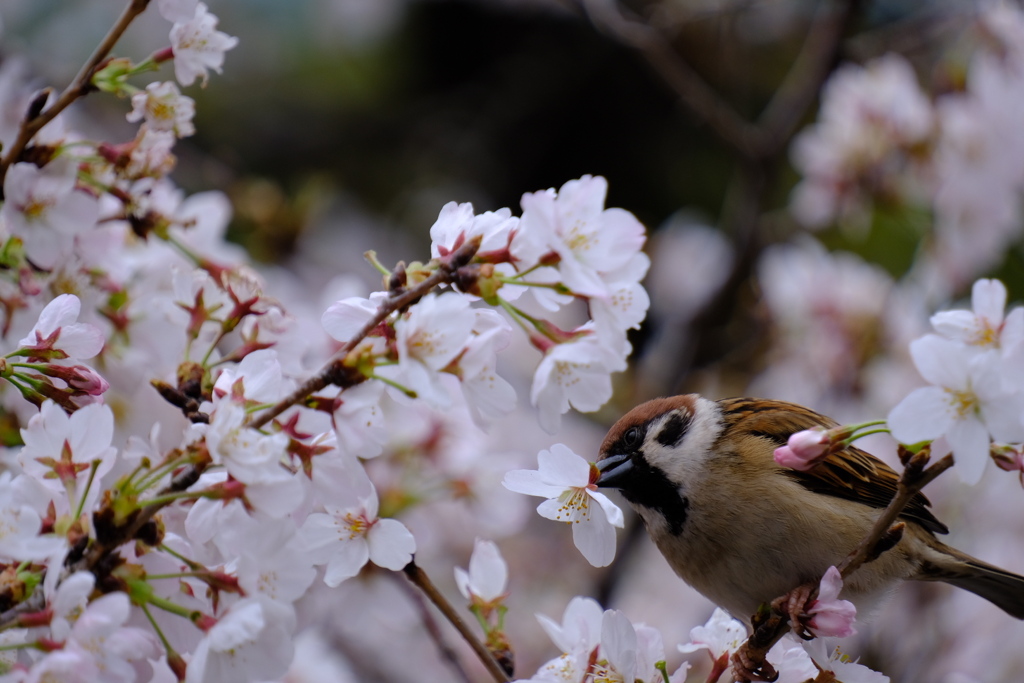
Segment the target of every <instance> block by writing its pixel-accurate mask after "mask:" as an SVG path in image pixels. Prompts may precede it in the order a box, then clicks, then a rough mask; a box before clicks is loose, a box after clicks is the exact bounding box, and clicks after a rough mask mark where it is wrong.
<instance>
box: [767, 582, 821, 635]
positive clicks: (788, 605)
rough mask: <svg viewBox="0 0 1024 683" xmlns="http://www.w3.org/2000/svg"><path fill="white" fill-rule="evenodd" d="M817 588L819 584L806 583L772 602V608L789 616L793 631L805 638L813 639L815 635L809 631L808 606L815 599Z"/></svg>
mask: <svg viewBox="0 0 1024 683" xmlns="http://www.w3.org/2000/svg"><path fill="white" fill-rule="evenodd" d="M817 589H818V586H817V585H812V584H809V583H805V584H803V585H802V586H797V587H796V588H794V589H793V590H791V591H789V592H788V593H786V594H785V595H783V596H781V597H779V598H777V599H776V600H774V601H773V602H772V609H773V610H774V611H776V612H778V613H779V614H783V615H785V616H787V617H789V624H790V626H791V627H792V629H793V633H795V634H796V635H798V636H800V637H801V638H803V639H804V640H811V639H812V638H813V637H814V636H812V635H811V634H810V633H808V631H807V620H808V619H809V615H808V614H807V608H808V607H809V606H810V603H811V602H813V601H814V592H815V591H816V590H817Z"/></svg>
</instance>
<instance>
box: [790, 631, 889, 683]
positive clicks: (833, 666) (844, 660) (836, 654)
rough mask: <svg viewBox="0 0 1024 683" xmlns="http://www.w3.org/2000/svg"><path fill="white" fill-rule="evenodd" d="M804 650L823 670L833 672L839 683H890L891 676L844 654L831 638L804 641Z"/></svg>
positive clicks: (834, 678)
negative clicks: (873, 669) (852, 659)
mask: <svg viewBox="0 0 1024 683" xmlns="http://www.w3.org/2000/svg"><path fill="white" fill-rule="evenodd" d="M804 650H806V651H807V654H809V655H810V656H811V659H813V660H814V663H815V664H817V665H818V667H819V669H820V670H821V671H827V672H829V673H831V674H832V677H833V680H835V681H837V682H838V683H888V681H889V677H888V676H884V675H882V674H880V673H878V672H877V671H872V670H871V669H869V668H868V667H866V666H864V665H863V664H858V663H857V662H856V661H851V660H850V659H849V657H846V656H845V655H843V654H842V653H841V652H840V651H839V648H838V647H837V646H836V645H835V641H834V640H832V639H830V638H815V639H814V640H809V641H806V642H805V643H804Z"/></svg>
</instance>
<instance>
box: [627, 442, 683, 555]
mask: <svg viewBox="0 0 1024 683" xmlns="http://www.w3.org/2000/svg"><path fill="white" fill-rule="evenodd" d="M620 491H621V493H622V495H623V497H624V498H625V499H626V500H628V501H629V502H630V503H633V504H634V505H642V506H644V507H646V508H651V509H652V510H657V511H658V512H659V513H661V515H662V517H664V518H665V522H666V523H667V524H668V529H669V532H670V533H671V534H672V535H673V536H678V535H679V534H681V533H683V525H685V524H686V514H687V511H688V509H689V507H690V501H689V500H687V498H686V496H683V495H682V494H681V493H680V492H679V489H678V488H677V487H676V486H674V485H673V484H672V482H670V481H669V479H668V477H667V476H665V473H664V472H662V471H661V470H659V469H658V468H656V467H651V466H650V465H648V464H647V463H645V462H643V458H635V459H634V462H633V470H632V472H631V473H630V477H629V480H628V481H627V482H623V486H622V488H621V489H620Z"/></svg>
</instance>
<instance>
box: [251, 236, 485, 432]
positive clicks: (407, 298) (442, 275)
mask: <svg viewBox="0 0 1024 683" xmlns="http://www.w3.org/2000/svg"><path fill="white" fill-rule="evenodd" d="M480 243H481V238H480V237H477V238H475V239H471V240H468V241H467V242H466V243H465V244H463V245H462V246H461V247H459V248H458V249H456V250H455V251H453V252H452V253H451V254H449V255H448V256H446V257H444V258H443V259H441V263H440V265H439V266H438V268H437V270H436V271H434V272H433V273H432V274H431V275H430V276H428V277H427V278H426V279H425V280H423V281H422V282H420V283H419V284H417V285H415V286H413V287H411V288H409V289H406V290H403V291H400V292H399V293H396V294H393V295H392V296H390V297H388V298H387V299H386V300H385V301H384V302H383V303H382V304H381V305H380V308H378V309H377V313H376V314H375V315H374V316H373V317H372V318H370V319H369V320H368V321H367V322H366V324H365V325H363V327H362V329H360V330H359V332H357V333H356V334H355V336H353V337H352V338H351V339H349V340H348V341H347V342H345V344H344V345H343V346H342V347H341V349H340V350H339V351H338V353H336V354H335V358H334V359H333V360H331V361H329V362H328V363H327V364H326V365H325V366H324V367H323V369H321V370H320V372H318V373H317V374H316V375H314V376H313V377H310V378H309V379H308V380H306V381H305V382H304V383H303V384H302V385H301V386H300V387H299V388H298V389H296V390H295V391H293V392H292V393H291V394H290V395H288V396H287V397H286V398H284V399H283V400H282V401H280V402H279V403H277V404H275V405H274V406H273V407H271V408H269V409H267V410H266V411H265V412H263V413H262V414H261V415H260V416H259V417H257V418H255V419H254V420H252V422H250V423H249V426H250V427H252V428H253V429H259V428H260V427H262V426H264V425H265V424H267V423H269V422H270V421H271V420H273V419H274V418H275V417H277V416H278V415H280V414H281V413H283V412H284V411H286V410H288V408H290V407H291V406H293V405H295V404H297V403H299V402H300V401H302V400H303V399H305V398H306V397H308V396H310V395H311V394H313V393H314V392H317V391H320V390H321V389H323V388H325V387H328V386H330V385H332V384H336V385H338V386H342V387H348V386H354V385H356V384H358V383H359V382H361V381H363V379H365V377H363V376H358V377H357V376H355V375H356V374H358V373H354V372H353V371H352V370H351V368H348V367H346V366H345V356H346V354H348V352H349V351H351V350H352V349H354V348H355V347H356V346H357V345H358V344H359V342H361V341H362V340H363V339H364V338H365V337H366V335H368V334H370V332H372V331H373V330H374V328H376V327H377V326H378V325H380V324H381V323H382V322H384V320H385V319H386V318H387V317H388V316H389V315H391V314H392V313H394V312H395V311H398V310H401V309H403V308H405V307H406V306H408V305H410V304H412V303H414V302H416V301H417V300H419V299H421V298H422V297H423V296H424V295H426V294H428V293H429V292H430V291H431V290H432V289H434V288H435V287H437V286H439V285H443V284H448V283H451V282H453V281H454V280H455V277H456V272H457V271H458V270H459V268H461V267H463V266H465V265H466V264H467V263H469V262H470V260H472V258H473V256H475V255H476V252H477V250H479V249H480Z"/></svg>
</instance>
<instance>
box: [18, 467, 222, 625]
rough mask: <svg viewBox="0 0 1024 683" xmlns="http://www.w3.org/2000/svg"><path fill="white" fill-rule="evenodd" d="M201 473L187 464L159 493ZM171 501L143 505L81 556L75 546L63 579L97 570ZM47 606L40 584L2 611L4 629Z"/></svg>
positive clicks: (174, 490)
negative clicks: (76, 553) (76, 573)
mask: <svg viewBox="0 0 1024 683" xmlns="http://www.w3.org/2000/svg"><path fill="white" fill-rule="evenodd" d="M201 473H202V469H200V468H199V467H197V466H191V467H187V468H185V470H183V471H182V472H181V473H180V474H179V475H178V476H176V477H175V478H174V479H173V480H172V481H171V483H170V484H168V485H167V486H165V487H164V488H163V489H162V490H161V491H160V492H159V493H158V494H157V496H158V497H162V496H166V495H167V494H170V493H177V492H180V491H184V490H185V489H187V488H188V487H190V486H192V484H194V483H196V480H197V479H198V478H199V475H200V474H201ZM168 505H170V501H165V502H161V503H154V504H152V505H143V506H142V507H140V508H139V510H138V512H137V514H135V515H134V516H133V517H132V518H131V519H130V521H128V523H126V524H125V525H124V526H122V527H118V528H117V529H115V530H114V533H113V534H112V535H111V536H110V537H109V538H107V539H104V540H103V541H100V540H96V541H95V542H94V543H93V544H92V546H91V547H89V548H88V549H87V550H86V551H85V552H84V554H82V555H81V556H80V557H77V558H76V557H75V554H74V549H72V552H71V553H69V554H68V558H67V560H66V561H65V566H64V568H63V569H61V577H60V578H61V580H62V581H63V580H64V579H65V578H67V577H68V576H70V575H71V574H74V573H75V572H78V571H93V570H94V569H96V567H97V566H99V565H100V563H101V562H102V561H103V559H104V558H105V557H107V556H109V555H110V554H111V553H114V552H116V550H117V549H118V548H119V547H120V546H122V545H124V544H125V543H127V542H128V541H129V540H131V539H132V538H134V537H135V535H136V534H137V533H138V532H139V530H141V529H142V527H143V526H145V525H146V524H147V523H148V522H149V521H150V520H151V519H153V517H154V516H155V515H156V513H158V512H159V511H160V510H162V509H163V508H165V507H167V506H168ZM54 569H55V568H54ZM45 608H46V602H45V596H44V595H43V588H42V586H41V585H40V586H37V587H36V590H35V592H34V593H33V594H32V595H31V596H30V597H29V598H28V599H27V600H24V601H22V602H20V603H18V604H17V605H15V606H14V607H12V608H11V609H9V610H7V611H6V612H4V613H2V614H0V631H3V630H4V629H7V628H10V627H11V626H16V625H18V623H19V621H20V620H21V619H22V618H23V617H25V616H26V615H30V614H33V613H35V612H41V611H42V610H43V609H45Z"/></svg>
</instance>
